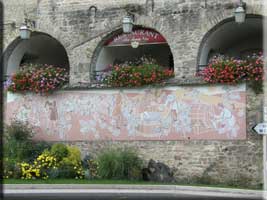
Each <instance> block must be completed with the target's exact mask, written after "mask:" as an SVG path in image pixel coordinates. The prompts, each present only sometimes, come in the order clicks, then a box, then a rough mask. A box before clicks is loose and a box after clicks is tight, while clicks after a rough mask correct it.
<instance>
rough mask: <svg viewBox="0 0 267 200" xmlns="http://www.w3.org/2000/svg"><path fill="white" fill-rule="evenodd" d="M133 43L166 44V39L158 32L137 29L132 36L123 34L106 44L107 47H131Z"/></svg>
mask: <svg viewBox="0 0 267 200" xmlns="http://www.w3.org/2000/svg"><path fill="white" fill-rule="evenodd" d="M133 42H138V43H139V45H142V44H164V43H167V42H166V40H165V38H164V37H163V36H162V35H161V34H160V33H158V32H156V31H153V30H149V29H137V30H134V31H133V32H131V33H130V34H125V33H122V34H120V35H117V36H115V37H113V38H111V40H109V41H108V42H107V43H106V46H130V45H131V44H132V43H133Z"/></svg>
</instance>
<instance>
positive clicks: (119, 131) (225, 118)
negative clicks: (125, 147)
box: [5, 85, 246, 141]
mask: <svg viewBox="0 0 267 200" xmlns="http://www.w3.org/2000/svg"><path fill="white" fill-rule="evenodd" d="M245 91H246V88H245V85H239V86H210V87H165V88H160V89H138V90H135V89H128V90H89V91H62V92H57V93H55V94H53V95H49V96H47V97H46V96H39V95H33V94H12V93H8V94H7V103H6V112H5V117H6V122H7V123H8V122H10V120H11V119H18V120H21V121H27V122H29V123H30V124H31V125H33V126H34V127H35V128H36V130H37V131H38V134H37V135H36V136H35V138H36V139H45V140H48V141H81V140H83V141H84V140H189V139H191V140H194V139H214V140H215V139H216V140H227V139H229V140H233V139H245V138H246V96H245Z"/></svg>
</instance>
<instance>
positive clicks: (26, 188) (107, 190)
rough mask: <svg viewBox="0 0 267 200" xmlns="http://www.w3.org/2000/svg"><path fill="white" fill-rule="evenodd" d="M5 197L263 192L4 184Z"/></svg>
mask: <svg viewBox="0 0 267 200" xmlns="http://www.w3.org/2000/svg"><path fill="white" fill-rule="evenodd" d="M3 186H4V194H5V195H11V196H12V195H17V196H19V195H23V194H43V195H45V194H50V195H51V194H60V193H65V195H66V194H69V195H71V194H79V195H82V194H86V195H90V194H100V193H101V194H111V195H112V194H127V193H131V194H148V195H149V194H154V195H157V194H158V195H160V194H170V195H176V196H179V195H195V196H209V197H231V198H233V197H235V198H240V199H242V198H243V199H247V198H251V199H263V191H259V190H243V189H228V188H212V187H195V186H175V185H118V184H115V185H111V184H107V185H105V184H5V185H3Z"/></svg>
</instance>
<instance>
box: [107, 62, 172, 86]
mask: <svg viewBox="0 0 267 200" xmlns="http://www.w3.org/2000/svg"><path fill="white" fill-rule="evenodd" d="M173 76H174V73H173V70H168V69H164V68H162V67H161V66H159V65H156V64H144V65H141V66H124V67H121V66H119V65H115V66H113V67H112V70H111V72H110V74H109V75H108V76H107V77H105V79H104V82H105V83H106V84H108V85H109V86H112V87H136V86H143V85H148V84H154V83H161V82H162V81H163V80H165V79H168V78H171V77H173Z"/></svg>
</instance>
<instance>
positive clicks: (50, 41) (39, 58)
mask: <svg viewBox="0 0 267 200" xmlns="http://www.w3.org/2000/svg"><path fill="white" fill-rule="evenodd" d="M2 59H3V67H4V74H5V75H7V76H8V75H11V74H12V73H14V72H15V71H16V70H18V68H19V66H20V65H21V64H24V63H38V64H50V65H54V66H58V67H63V68H65V69H67V70H69V59H68V55H67V52H66V50H65V48H64V46H63V45H62V44H61V43H60V42H59V41H58V40H57V39H55V38H53V37H52V36H50V35H49V34H47V33H43V32H33V33H32V34H31V38H30V39H28V40H22V39H20V38H19V37H17V38H16V39H15V40H13V42H11V43H10V45H9V46H8V47H7V48H6V50H5V51H4V54H3V57H2Z"/></svg>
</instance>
